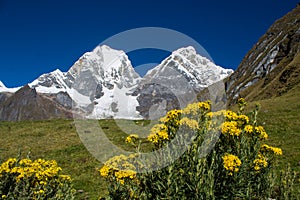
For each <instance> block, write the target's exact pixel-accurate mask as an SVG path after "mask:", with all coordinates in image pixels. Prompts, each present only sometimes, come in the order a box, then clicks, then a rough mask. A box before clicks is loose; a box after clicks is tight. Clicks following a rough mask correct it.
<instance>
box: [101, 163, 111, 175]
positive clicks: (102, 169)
mask: <svg viewBox="0 0 300 200" xmlns="http://www.w3.org/2000/svg"><path fill="white" fill-rule="evenodd" d="M109 170H110V168H109V167H108V166H106V165H104V166H103V167H102V168H101V169H100V170H99V172H100V175H101V176H103V177H107V176H108V174H109Z"/></svg>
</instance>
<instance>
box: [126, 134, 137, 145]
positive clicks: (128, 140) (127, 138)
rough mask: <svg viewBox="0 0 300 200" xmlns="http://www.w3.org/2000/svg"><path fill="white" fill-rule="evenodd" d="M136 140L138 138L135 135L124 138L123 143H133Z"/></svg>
mask: <svg viewBox="0 0 300 200" xmlns="http://www.w3.org/2000/svg"><path fill="white" fill-rule="evenodd" d="M138 138H139V136H138V135H137V134H131V135H129V136H128V137H126V140H125V142H126V143H132V142H133V141H135V140H136V139H138Z"/></svg>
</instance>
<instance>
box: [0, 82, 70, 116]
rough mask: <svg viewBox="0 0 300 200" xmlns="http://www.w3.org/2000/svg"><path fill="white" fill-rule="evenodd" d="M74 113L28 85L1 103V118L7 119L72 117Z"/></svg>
mask: <svg viewBox="0 0 300 200" xmlns="http://www.w3.org/2000/svg"><path fill="white" fill-rule="evenodd" d="M71 117H72V113H71V112H69V111H68V110H66V109H65V108H64V107H63V106H61V105H59V104H57V103H56V102H55V101H53V100H51V99H50V98H46V97H44V96H42V95H40V94H38V93H37V92H36V90H35V89H31V88H30V87H29V86H28V85H27V86H24V87H22V88H21V89H20V90H18V91H17V92H16V93H14V94H13V95H11V96H10V97H8V98H7V99H6V100H5V101H3V102H1V104H0V119H1V120H5V121H21V120H42V119H50V118H71Z"/></svg>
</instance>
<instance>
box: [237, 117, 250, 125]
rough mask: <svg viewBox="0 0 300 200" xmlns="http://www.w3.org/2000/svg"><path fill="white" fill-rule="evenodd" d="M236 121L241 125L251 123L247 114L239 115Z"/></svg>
mask: <svg viewBox="0 0 300 200" xmlns="http://www.w3.org/2000/svg"><path fill="white" fill-rule="evenodd" d="M236 121H238V124H239V126H243V125H245V124H248V123H249V117H248V116H247V115H238V116H237V119H236Z"/></svg>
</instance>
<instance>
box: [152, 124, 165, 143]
mask: <svg viewBox="0 0 300 200" xmlns="http://www.w3.org/2000/svg"><path fill="white" fill-rule="evenodd" d="M168 139H169V134H168V127H167V126H166V125H164V124H156V125H154V126H153V127H152V128H151V130H150V134H149V136H148V140H149V141H150V142H153V143H154V144H157V143H158V142H159V141H160V140H168Z"/></svg>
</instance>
